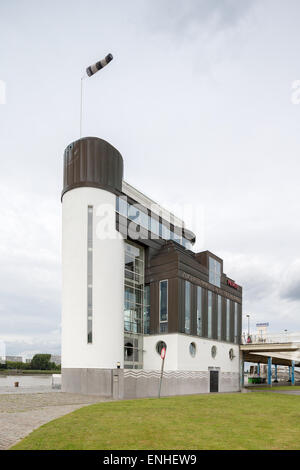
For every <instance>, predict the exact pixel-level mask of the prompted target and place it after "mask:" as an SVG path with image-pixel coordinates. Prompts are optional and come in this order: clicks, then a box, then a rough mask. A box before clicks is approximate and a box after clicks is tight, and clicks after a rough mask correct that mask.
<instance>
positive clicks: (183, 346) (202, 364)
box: [144, 333, 239, 372]
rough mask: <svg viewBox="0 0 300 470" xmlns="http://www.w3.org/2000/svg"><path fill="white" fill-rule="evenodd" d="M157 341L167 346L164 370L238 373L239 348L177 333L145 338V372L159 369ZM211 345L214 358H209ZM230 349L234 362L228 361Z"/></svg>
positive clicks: (159, 359)
mask: <svg viewBox="0 0 300 470" xmlns="http://www.w3.org/2000/svg"><path fill="white" fill-rule="evenodd" d="M158 341H164V342H165V343H166V344H167V354H166V359H165V366H164V367H165V370H185V371H207V370H208V368H209V367H219V368H220V369H221V371H222V372H239V347H238V346H237V345H236V344H232V343H225V342H222V341H214V340H211V339H206V338H199V337H197V336H190V335H184V334H177V333H173V334H161V335H153V336H145V337H144V369H147V370H151V369H152V370H153V369H154V370H155V369H160V367H161V358H160V356H159V354H157V352H156V343H157V342H158ZM191 342H194V343H195V344H196V356H195V357H192V356H191V355H190V352H189V345H190V343H191ZM213 345H215V346H216V347H217V354H216V357H215V358H212V356H211V348H212V346H213ZM231 348H233V350H234V356H235V357H234V359H233V360H230V359H229V350H230V349H231Z"/></svg>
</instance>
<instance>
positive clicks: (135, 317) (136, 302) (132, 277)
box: [124, 241, 149, 334]
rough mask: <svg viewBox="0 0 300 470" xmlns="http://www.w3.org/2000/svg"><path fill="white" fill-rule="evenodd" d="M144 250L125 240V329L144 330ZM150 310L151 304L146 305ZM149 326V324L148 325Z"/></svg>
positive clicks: (137, 331) (131, 330) (128, 330)
mask: <svg viewBox="0 0 300 470" xmlns="http://www.w3.org/2000/svg"><path fill="white" fill-rule="evenodd" d="M143 304H144V250H143V248H142V247H140V246H138V245H135V244H133V243H130V242H128V241H126V242H125V286H124V330H125V332H131V333H136V334H138V333H142V332H143V319H144V315H145V311H144V305H143ZM146 307H147V308H148V310H149V305H147V306H146ZM146 311H147V309H146ZM146 328H147V326H146Z"/></svg>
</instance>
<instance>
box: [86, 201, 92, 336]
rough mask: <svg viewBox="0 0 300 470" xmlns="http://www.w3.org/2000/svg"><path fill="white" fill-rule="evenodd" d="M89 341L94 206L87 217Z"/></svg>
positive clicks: (89, 208)
mask: <svg viewBox="0 0 300 470" xmlns="http://www.w3.org/2000/svg"><path fill="white" fill-rule="evenodd" d="M87 342H88V343H92V342H93V206H88V217H87Z"/></svg>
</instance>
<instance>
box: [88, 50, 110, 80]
mask: <svg viewBox="0 0 300 470" xmlns="http://www.w3.org/2000/svg"><path fill="white" fill-rule="evenodd" d="M112 60H113V56H112V54H107V56H106V57H105V58H104V59H102V60H99V62H96V63H95V64H93V65H90V66H89V67H87V69H86V73H87V75H88V76H89V77H91V76H92V75H94V74H95V73H96V72H98V71H99V70H101V69H103V67H105V66H106V65H107V64H109V62H111V61H112Z"/></svg>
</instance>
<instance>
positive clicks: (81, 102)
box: [80, 76, 85, 138]
mask: <svg viewBox="0 0 300 470" xmlns="http://www.w3.org/2000/svg"><path fill="white" fill-rule="evenodd" d="M84 78H85V77H84V76H83V77H81V79H80V138H81V136H82V109H83V79H84Z"/></svg>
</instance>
